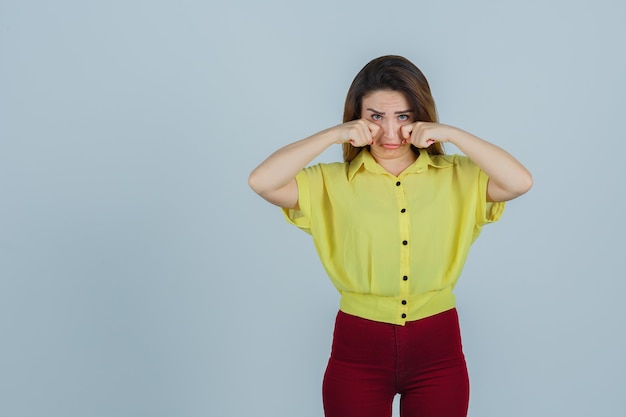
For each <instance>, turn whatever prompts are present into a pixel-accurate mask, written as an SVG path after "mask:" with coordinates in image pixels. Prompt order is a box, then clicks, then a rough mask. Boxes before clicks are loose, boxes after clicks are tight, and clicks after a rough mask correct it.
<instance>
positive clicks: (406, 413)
mask: <svg viewBox="0 0 626 417" xmlns="http://www.w3.org/2000/svg"><path fill="white" fill-rule="evenodd" d="M343 120H344V123H343V124H340V125H338V126H334V127H331V128H328V129H325V130H323V131H321V132H319V133H316V134H314V135H312V136H310V137H308V138H306V139H303V140H300V141H298V142H295V143H292V144H290V145H287V146H285V147H283V148H281V149H279V150H278V151H276V152H275V153H273V154H272V155H270V156H269V157H268V158H267V159H266V160H265V161H263V162H262V163H261V164H260V165H259V166H258V167H257V168H256V169H255V170H254V171H252V173H251V174H250V178H249V184H250V186H251V187H252V189H253V190H254V191H255V192H257V193H258V194H259V195H261V196H262V197H263V198H264V199H266V200H267V201H269V202H270V203H272V204H275V205H277V206H279V207H282V208H283V212H284V214H285V216H286V218H287V220H288V221H289V222H291V223H292V224H294V225H296V226H297V227H299V228H301V229H303V230H304V231H306V232H307V233H309V234H311V235H312V237H313V239H314V243H315V247H316V249H317V252H318V255H319V257H320V260H321V261H322V263H323V265H324V267H325V269H326V272H327V273H328V276H329V277H330V279H331V281H332V283H333V284H334V285H335V287H336V288H337V290H338V291H339V292H340V294H341V301H340V309H339V313H338V314H337V320H336V323H335V331H334V338H333V346H332V352H331V357H330V360H329V362H328V367H327V369H326V373H325V375H324V383H323V397H324V411H325V415H326V416H327V417H351V416H355V417H356V416H358V417H369V416H371V417H384V416H391V413H392V411H391V410H392V402H393V397H394V396H395V395H396V394H400V395H401V399H400V412H401V415H402V416H403V417H418V416H419V417H457V416H458V417H461V416H465V415H466V414H467V408H468V401H469V382H468V377H467V368H466V364H465V358H464V355H463V351H462V346H461V337H460V331H459V325H458V316H457V312H456V309H455V298H454V295H453V292H452V290H453V288H454V286H455V284H456V282H457V280H458V278H459V275H460V274H461V270H462V268H463V264H464V263H465V259H466V257H467V254H468V252H469V249H470V246H471V244H472V242H473V241H474V240H475V239H476V238H477V237H478V235H479V233H480V231H481V229H482V226H483V225H485V224H487V223H490V222H494V221H496V220H498V219H499V218H500V216H501V214H502V212H503V210H504V202H505V201H508V200H511V199H513V198H515V197H518V196H520V195H522V194H524V193H525V192H527V191H528V190H529V189H530V187H531V186H532V177H531V175H530V173H529V172H528V170H527V169H526V168H524V166H523V165H522V164H520V163H519V162H518V161H517V160H516V159H515V158H513V157H512V156H511V155H510V154H508V153H507V152H506V151H504V150H503V149H501V148H499V147H497V146H496V145H493V144H491V143H489V142H487V141H485V140H483V139H480V138H478V137H476V136H474V135H472V134H470V133H468V132H465V131H463V130H461V129H458V128H456V127H452V126H447V125H443V124H439V123H438V122H437V113H436V109H435V103H434V100H433V97H432V95H431V92H430V87H429V85H428V82H427V80H426V78H425V77H424V75H423V74H422V72H421V71H420V70H419V69H418V68H417V67H416V66H415V65H413V64H412V63H411V62H410V61H408V60H407V59H405V58H403V57H400V56H383V57H380V58H377V59H374V60H372V61H371V62H369V63H368V64H367V65H366V66H365V67H364V68H363V69H362V70H361V71H360V72H359V73H358V74H357V76H356V78H355V79H354V81H353V82H352V85H351V86H350V89H349V91H348V94H347V98H346V103H345V108H344V117H343ZM445 142H450V143H452V144H454V145H455V146H456V147H457V148H458V149H460V150H461V151H462V152H463V153H464V154H465V155H464V156H462V155H445V154H444V152H443V146H442V143H445ZM334 144H341V145H342V146H343V155H344V162H343V163H339V162H337V163H331V164H317V165H314V166H308V164H309V163H310V162H311V161H312V160H313V159H314V158H315V157H317V156H318V155H319V154H320V153H321V152H323V151H324V150H325V149H327V148H328V147H329V146H332V145H334Z"/></svg>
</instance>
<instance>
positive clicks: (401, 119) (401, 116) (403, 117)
mask: <svg viewBox="0 0 626 417" xmlns="http://www.w3.org/2000/svg"><path fill="white" fill-rule="evenodd" d="M398 120H400V121H401V122H406V121H407V120H409V115H408V114H401V115H400V116H398Z"/></svg>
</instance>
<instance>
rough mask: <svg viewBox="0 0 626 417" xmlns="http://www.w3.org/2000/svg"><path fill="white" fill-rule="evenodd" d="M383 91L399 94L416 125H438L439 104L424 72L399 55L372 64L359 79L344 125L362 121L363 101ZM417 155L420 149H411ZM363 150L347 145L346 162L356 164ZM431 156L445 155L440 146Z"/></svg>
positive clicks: (436, 145)
mask: <svg viewBox="0 0 626 417" xmlns="http://www.w3.org/2000/svg"><path fill="white" fill-rule="evenodd" d="M379 90H392V91H399V92H401V93H402V94H404V96H405V98H406V100H407V102H408V103H409V104H410V105H411V107H412V110H413V111H414V112H415V121H421V122H437V120H438V118H437V109H436V107H435V100H434V99H433V96H432V94H431V92H430V86H429V85H428V81H427V80H426V77H425V76H424V74H422V71H420V70H419V68H417V67H416V66H415V65H414V64H413V63H412V62H411V61H409V60H408V59H406V58H404V57H401V56H397V55H386V56H381V57H379V58H376V59H373V60H371V61H370V62H369V63H368V64H367V65H365V66H364V67H363V69H362V70H361V71H359V73H358V74H357V75H356V77H355V78H354V80H353V81H352V84H351V85H350V88H349V89H348V94H347V96H346V103H345V105H344V110H343V122H344V123H345V122H349V121H351V120H357V119H360V118H361V105H362V102H363V97H365V96H366V95H368V94H370V93H372V92H374V91H379ZM411 147H412V149H413V151H414V152H416V153H417V152H418V150H417V148H416V147H414V146H413V145H411ZM362 150H363V148H358V147H354V146H352V145H351V144H350V143H344V144H343V160H344V161H345V162H350V161H352V160H353V159H354V158H355V157H356V156H357V155H358V154H359V152H361V151H362ZM426 151H427V152H428V153H429V154H431V155H443V154H444V150H443V146H442V145H441V143H439V142H436V143H433V144H432V145H430V146H429V147H428V148H426Z"/></svg>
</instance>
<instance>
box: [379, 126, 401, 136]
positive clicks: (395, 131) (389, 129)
mask: <svg viewBox="0 0 626 417" xmlns="http://www.w3.org/2000/svg"><path fill="white" fill-rule="evenodd" d="M399 130H400V126H398V125H396V124H395V123H385V124H384V125H383V135H384V136H385V138H387V139H396V138H398V137H399V135H400V132H399Z"/></svg>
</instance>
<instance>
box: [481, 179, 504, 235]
mask: <svg viewBox="0 0 626 417" xmlns="http://www.w3.org/2000/svg"><path fill="white" fill-rule="evenodd" d="M478 175H479V178H478V200H477V204H476V225H477V226H483V225H484V224H487V223H493V222H496V221H498V220H500V217H502V213H504V207H505V203H504V202H497V203H492V202H488V201H487V184H488V182H489V177H488V176H487V174H485V173H484V172H483V171H482V170H479V174H478Z"/></svg>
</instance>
